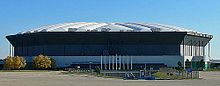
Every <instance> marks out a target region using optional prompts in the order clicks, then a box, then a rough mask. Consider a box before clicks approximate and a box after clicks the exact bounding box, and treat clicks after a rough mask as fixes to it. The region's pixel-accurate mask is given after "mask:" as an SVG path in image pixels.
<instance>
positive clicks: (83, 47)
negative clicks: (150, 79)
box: [7, 32, 210, 56]
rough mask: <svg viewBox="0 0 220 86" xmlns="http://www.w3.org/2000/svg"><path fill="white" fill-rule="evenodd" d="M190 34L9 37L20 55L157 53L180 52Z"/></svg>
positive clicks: (144, 54) (125, 33)
mask: <svg viewBox="0 0 220 86" xmlns="http://www.w3.org/2000/svg"><path fill="white" fill-rule="evenodd" d="M186 35H187V33H186V32H45V33H44V32H40V33H30V34H17V35H10V36H7V39H8V40H9V41H10V42H11V44H12V45H13V46H14V50H15V51H14V54H15V55H18V56H36V55H39V54H44V55H48V56H100V55H116V54H117V55H128V56H130V55H132V56H152V55H154V56H157V55H180V53H181V52H182V51H180V48H181V47H180V45H181V44H183V43H186V44H187V43H188V44H189V42H188V41H191V40H190V39H192V37H191V38H190V37H188V38H187V39H186ZM184 39H185V40H186V41H185V42H184V41H183V40H184ZM196 40H202V42H203V43H204V44H200V46H205V45H206V42H208V41H209V40H210V39H206V38H204V39H196ZM197 44H198V43H197ZM191 45H193V44H192V43H191Z"/></svg>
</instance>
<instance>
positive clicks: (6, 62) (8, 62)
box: [4, 56, 14, 69]
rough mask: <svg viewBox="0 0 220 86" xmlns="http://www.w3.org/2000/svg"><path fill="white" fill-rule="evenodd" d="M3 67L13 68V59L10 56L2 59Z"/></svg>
mask: <svg viewBox="0 0 220 86" xmlns="http://www.w3.org/2000/svg"><path fill="white" fill-rule="evenodd" d="M4 68H7V69H13V68H14V60H13V58H12V57H11V56H7V58H5V59H4Z"/></svg>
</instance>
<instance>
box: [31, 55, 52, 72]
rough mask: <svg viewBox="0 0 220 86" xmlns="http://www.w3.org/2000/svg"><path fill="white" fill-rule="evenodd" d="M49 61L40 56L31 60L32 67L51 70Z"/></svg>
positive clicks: (47, 58) (45, 57)
mask: <svg viewBox="0 0 220 86" xmlns="http://www.w3.org/2000/svg"><path fill="white" fill-rule="evenodd" d="M51 63H52V62H51V59H50V58H49V57H47V56H44V55H42V54H40V55H38V56H36V57H34V59H33V67H34V68H37V69H48V68H51Z"/></svg>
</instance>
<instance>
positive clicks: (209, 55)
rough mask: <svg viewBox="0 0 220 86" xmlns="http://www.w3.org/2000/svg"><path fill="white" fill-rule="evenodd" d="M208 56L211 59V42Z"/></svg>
mask: <svg viewBox="0 0 220 86" xmlns="http://www.w3.org/2000/svg"><path fill="white" fill-rule="evenodd" d="M208 57H209V60H210V59H211V44H210V42H209V44H208Z"/></svg>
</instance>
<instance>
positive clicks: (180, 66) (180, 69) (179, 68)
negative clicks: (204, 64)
mask: <svg viewBox="0 0 220 86" xmlns="http://www.w3.org/2000/svg"><path fill="white" fill-rule="evenodd" d="M177 65H178V68H177V69H178V71H179V72H180V71H182V70H183V65H182V63H181V62H180V61H178V63H177Z"/></svg>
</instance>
